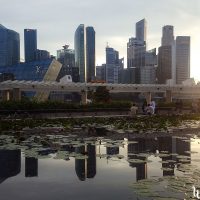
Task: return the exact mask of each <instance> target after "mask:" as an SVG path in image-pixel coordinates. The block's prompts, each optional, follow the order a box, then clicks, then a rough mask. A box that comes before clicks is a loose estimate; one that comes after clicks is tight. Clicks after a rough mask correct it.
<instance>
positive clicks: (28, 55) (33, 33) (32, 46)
mask: <svg viewBox="0 0 200 200" xmlns="http://www.w3.org/2000/svg"><path fill="white" fill-rule="evenodd" d="M36 50H37V30H36V29H24V53H25V62H32V61H35V60H36V55H35V54H36Z"/></svg>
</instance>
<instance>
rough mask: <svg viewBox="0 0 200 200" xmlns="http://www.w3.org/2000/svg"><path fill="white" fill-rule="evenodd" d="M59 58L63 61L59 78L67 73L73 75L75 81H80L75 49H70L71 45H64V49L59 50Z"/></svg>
mask: <svg viewBox="0 0 200 200" xmlns="http://www.w3.org/2000/svg"><path fill="white" fill-rule="evenodd" d="M57 59H58V61H59V62H60V63H62V68H61V70H60V72H59V75H58V77H57V80H60V79H61V78H62V77H64V76H65V75H71V76H72V81H73V82H79V69H78V67H75V55H74V50H73V49H69V45H65V46H63V49H60V50H58V51H57Z"/></svg>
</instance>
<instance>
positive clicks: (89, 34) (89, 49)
mask: <svg viewBox="0 0 200 200" xmlns="http://www.w3.org/2000/svg"><path fill="white" fill-rule="evenodd" d="M86 61H87V63H86V71H87V82H91V81H92V80H94V79H95V31H94V28H93V27H90V26H88V27H87V28H86Z"/></svg>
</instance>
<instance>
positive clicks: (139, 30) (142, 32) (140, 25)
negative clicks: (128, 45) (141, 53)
mask: <svg viewBox="0 0 200 200" xmlns="http://www.w3.org/2000/svg"><path fill="white" fill-rule="evenodd" d="M146 32H147V22H146V19H142V20H141V21H139V22H137V23H136V38H137V40H139V41H143V42H146Z"/></svg>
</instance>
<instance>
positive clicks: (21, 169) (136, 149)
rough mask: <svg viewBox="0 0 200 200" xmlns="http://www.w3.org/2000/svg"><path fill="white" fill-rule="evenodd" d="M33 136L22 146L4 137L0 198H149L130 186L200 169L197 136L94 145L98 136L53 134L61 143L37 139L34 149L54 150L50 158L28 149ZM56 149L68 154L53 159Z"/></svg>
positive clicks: (0, 154) (45, 152) (2, 141)
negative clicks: (93, 138) (187, 169)
mask: <svg viewBox="0 0 200 200" xmlns="http://www.w3.org/2000/svg"><path fill="white" fill-rule="evenodd" d="M32 138H33V137H32ZM29 140H30V141H32V139H27V140H26V141H25V142H24V143H23V148H22V149H20V150H19V149H18V150H17V149H15V148H16V147H10V146H9V142H10V140H6V141H7V142H5V139H1V140H0V141H1V146H2V145H4V144H5V143H7V144H6V145H7V146H9V147H8V148H6V147H5V146H4V147H2V148H1V150H0V194H1V200H11V199H17V200H18V199H19V200H27V199H29V200H35V199H39V200H40V199H41V200H53V199H57V200H64V199H68V200H93V199H95V200H96V199H97V200H103V199H105V200H107V199H108V200H110V199H115V200H122V199H135V200H136V199H145V197H143V196H138V194H136V193H137V192H138V190H137V189H135V188H134V187H131V185H132V184H134V183H136V184H137V183H140V181H141V180H145V179H150V180H154V179H159V178H163V177H169V176H170V177H174V176H180V177H182V176H184V175H185V174H186V173H188V172H182V171H183V170H180V169H181V168H180V166H184V167H185V166H194V167H195V169H197V170H198V169H200V166H199V162H200V160H199V154H200V145H199V143H200V140H199V139H197V138H196V139H188V138H180V137H172V136H167V137H154V136H153V137H148V138H134V139H129V140H127V139H125V140H124V141H112V140H104V139H103V138H99V139H96V140H97V141H96V142H95V145H94V141H90V142H88V141H85V142H86V144H85V143H82V142H83V141H79V142H77V141H76V142H74V143H73V140H74V139H72V138H64V142H65V144H64V143H63V141H62V140H63V139H62V137H61V138H59V139H55V138H54V139H52V140H53V141H54V142H55V143H56V144H54V143H51V145H52V147H51V149H50V148H46V149H44V148H42V147H41V146H39V145H38V146H37V144H35V147H34V148H36V149H35V150H34V151H35V152H36V150H37V152H39V154H40V155H41V154H42V155H47V154H49V156H50V158H45V157H38V155H37V156H36V155H35V156H33V157H31V155H32V154H31V153H30V152H29V153H27V152H26V151H27V150H24V148H25V147H24V146H29V148H30V142H29ZM88 140H91V139H88ZM58 141H59V142H58ZM61 141H62V142H61ZM66 141H68V143H67V142H66ZM69 141H70V142H69ZM133 141H134V142H133ZM37 143H38V142H37ZM59 143H60V144H59ZM69 143H70V144H69ZM72 143H73V145H71V144H72ZM75 143H77V144H75ZM89 143H91V144H89ZM21 145H22V144H21ZM56 145H57V146H56ZM31 148H33V147H31ZM9 149H14V150H9ZM52 149H53V150H52ZM57 149H59V150H65V152H66V151H67V154H66V155H65V157H63V158H65V160H63V159H54V157H56V150H57ZM29 151H30V150H29ZM24 152H26V155H25V153H24ZM62 152H63V151H61V153H62ZM63 155H64V154H63ZM63 155H61V157H62V156H63ZM80 155H82V157H81V156H80ZM119 155H120V156H119ZM180 155H181V156H182V157H181V156H180ZM72 156H73V157H72ZM84 156H85V158H86V159H84ZM164 161H167V162H164ZM156 187H157V186H156ZM188 187H191V185H189V186H188ZM189 190H190V189H189ZM191 192H192V189H191ZM147 194H148V193H147ZM169 194H170V192H167V195H169ZM159 195H160V194H159ZM159 195H158V196H159ZM146 196H147V198H146V199H154V198H150V197H148V195H146ZM178 198H180V199H181V198H182V194H178V195H177V199H178ZM155 199H156V198H155Z"/></svg>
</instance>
